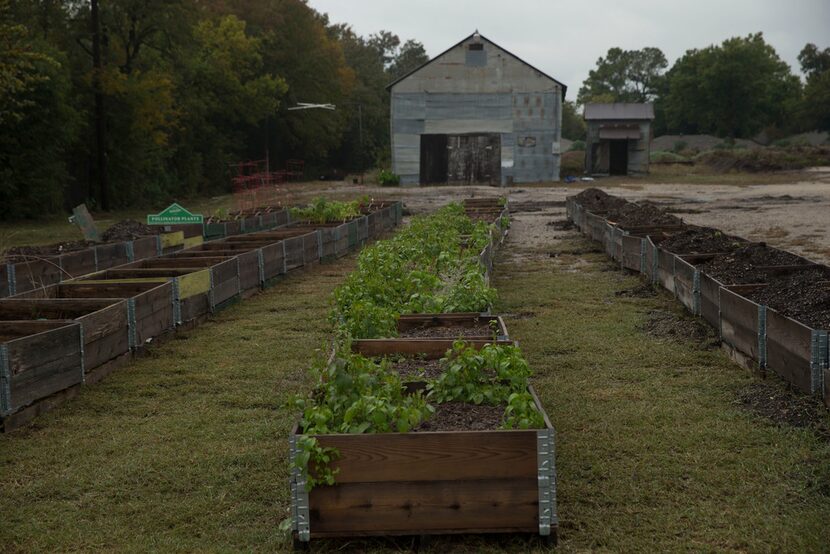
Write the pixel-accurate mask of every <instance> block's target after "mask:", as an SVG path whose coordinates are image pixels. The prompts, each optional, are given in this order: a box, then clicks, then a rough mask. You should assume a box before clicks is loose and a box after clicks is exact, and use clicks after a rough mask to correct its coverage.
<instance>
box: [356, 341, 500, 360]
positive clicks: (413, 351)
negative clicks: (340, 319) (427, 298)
mask: <svg viewBox="0 0 830 554" xmlns="http://www.w3.org/2000/svg"><path fill="white" fill-rule="evenodd" d="M456 340H457V339H363V340H355V341H352V351H353V352H357V353H360V354H362V355H364V356H370V357H371V356H382V355H384V354H410V355H420V356H423V357H424V358H425V359H427V360H434V359H438V358H443V357H444V355H445V354H446V353H447V350H449V349H450V348H452V345H453V343H454V342H455V341H456ZM464 342H465V343H466V344H468V345H469V346H472V347H474V348H477V349H481V348H482V347H483V346H484V345H485V344H500V345H514V344H515V343H514V342H513V341H510V340H481V339H464Z"/></svg>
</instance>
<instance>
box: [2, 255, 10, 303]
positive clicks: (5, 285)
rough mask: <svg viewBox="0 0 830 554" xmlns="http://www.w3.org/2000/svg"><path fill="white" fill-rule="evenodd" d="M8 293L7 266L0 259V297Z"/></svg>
mask: <svg viewBox="0 0 830 554" xmlns="http://www.w3.org/2000/svg"><path fill="white" fill-rule="evenodd" d="M8 295H9V266H8V264H6V263H3V260H2V259H0V298H4V297H6V296H8Z"/></svg>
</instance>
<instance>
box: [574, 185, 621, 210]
mask: <svg viewBox="0 0 830 554" xmlns="http://www.w3.org/2000/svg"><path fill="white" fill-rule="evenodd" d="M576 201H577V202H578V203H579V205H581V206H582V207H583V208H585V209H586V210H588V211H589V212H606V211H608V210H613V209H619V208H622V207H623V206H625V205H626V204H628V203H629V202H628V200H626V199H625V198H620V197H619V196H612V195H610V194H608V193H607V192H605V191H604V190H602V189H598V188H590V189H585V190H583V191H582V192H580V193H579V194H577V195H576Z"/></svg>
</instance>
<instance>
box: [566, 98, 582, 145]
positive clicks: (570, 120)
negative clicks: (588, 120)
mask: <svg viewBox="0 0 830 554" xmlns="http://www.w3.org/2000/svg"><path fill="white" fill-rule="evenodd" d="M585 131H586V125H585V120H584V119H582V116H581V115H580V114H579V112H578V110H577V107H576V103H575V102H572V101H570V100H565V101H564V102H563V103H562V138H566V139H568V140H585Z"/></svg>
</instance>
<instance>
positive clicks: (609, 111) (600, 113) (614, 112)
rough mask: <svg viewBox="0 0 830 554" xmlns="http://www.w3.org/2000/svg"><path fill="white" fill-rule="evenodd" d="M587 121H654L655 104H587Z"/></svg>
mask: <svg viewBox="0 0 830 554" xmlns="http://www.w3.org/2000/svg"><path fill="white" fill-rule="evenodd" d="M584 117H585V119H654V104H650V103H646V102H644V103H623V102H618V103H615V104H585V114H584Z"/></svg>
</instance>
